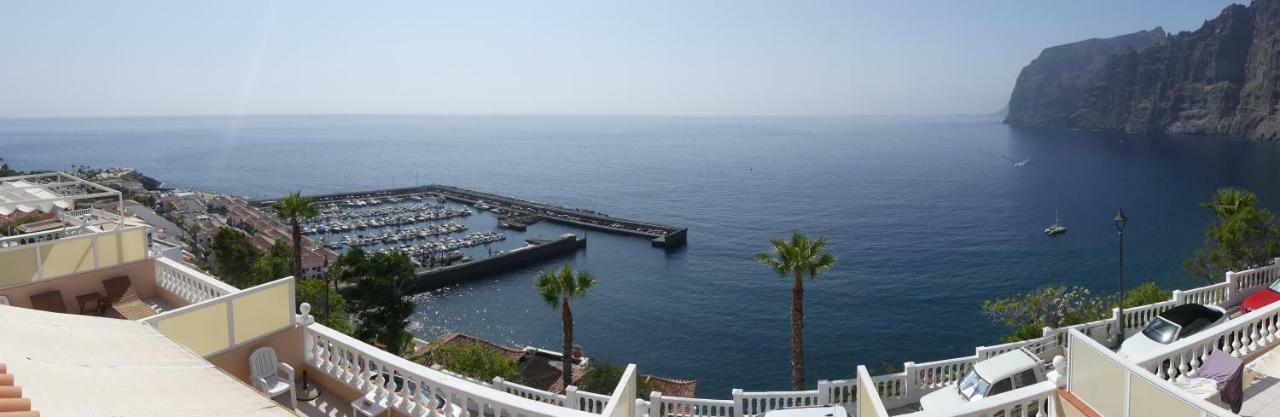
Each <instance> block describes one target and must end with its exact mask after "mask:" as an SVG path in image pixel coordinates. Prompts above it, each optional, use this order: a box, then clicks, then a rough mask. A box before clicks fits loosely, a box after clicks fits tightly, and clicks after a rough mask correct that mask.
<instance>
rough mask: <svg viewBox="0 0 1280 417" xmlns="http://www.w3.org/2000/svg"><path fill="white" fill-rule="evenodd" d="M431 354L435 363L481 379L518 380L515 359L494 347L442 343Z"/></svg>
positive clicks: (518, 368)
mask: <svg viewBox="0 0 1280 417" xmlns="http://www.w3.org/2000/svg"><path fill="white" fill-rule="evenodd" d="M432 356H433V358H434V359H435V363H437V364H440V365H441V366H444V368H445V369H448V370H450V371H453V372H457V373H460V374H463V375H466V376H469V377H472V378H475V379H478V380H481V381H490V380H493V377H495V376H500V377H502V379H505V380H508V381H512V382H517V383H518V382H520V367H519V365H517V364H516V360H515V359H512V358H511V357H509V356H507V355H505V354H503V353H502V352H499V351H497V350H494V349H489V348H486V347H485V346H483V345H480V344H476V343H467V344H463V345H461V346H454V345H444V346H440V347H437V348H436V349H435V351H434V352H432Z"/></svg>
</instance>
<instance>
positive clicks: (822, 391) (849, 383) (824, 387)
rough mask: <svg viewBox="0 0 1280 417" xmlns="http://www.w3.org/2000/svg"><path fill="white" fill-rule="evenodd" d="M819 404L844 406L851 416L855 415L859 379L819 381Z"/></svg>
mask: <svg viewBox="0 0 1280 417" xmlns="http://www.w3.org/2000/svg"><path fill="white" fill-rule="evenodd" d="M818 404H820V405H825V404H831V405H839V406H843V407H844V409H845V411H846V412H848V413H849V415H854V414H855V413H856V412H857V407H858V380H857V378H852V379H837V380H833V381H818Z"/></svg>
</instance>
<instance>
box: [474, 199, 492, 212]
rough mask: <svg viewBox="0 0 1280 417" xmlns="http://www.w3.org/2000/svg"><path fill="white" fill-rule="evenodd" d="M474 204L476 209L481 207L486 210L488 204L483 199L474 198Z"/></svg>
mask: <svg viewBox="0 0 1280 417" xmlns="http://www.w3.org/2000/svg"><path fill="white" fill-rule="evenodd" d="M474 206H475V207H476V208H478V209H481V210H488V209H489V205H488V204H485V202H484V200H476V203H475V204H474Z"/></svg>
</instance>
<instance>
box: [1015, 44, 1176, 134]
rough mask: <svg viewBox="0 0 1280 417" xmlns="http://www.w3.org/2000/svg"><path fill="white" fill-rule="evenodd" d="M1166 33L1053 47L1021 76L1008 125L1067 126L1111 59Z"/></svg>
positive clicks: (1019, 75) (1138, 47)
mask: <svg viewBox="0 0 1280 417" xmlns="http://www.w3.org/2000/svg"><path fill="white" fill-rule="evenodd" d="M1164 37H1165V33H1164V30H1163V29H1161V28H1159V27H1157V28H1155V29H1152V30H1144V31H1141V32H1136V33H1130V34H1128V35H1122V36H1117V37H1114V38H1107V39H1097V38H1094V39H1088V40H1083V41H1080V42H1075V43H1069V44H1065V45H1058V46H1054V47H1050V48H1047V49H1045V50H1044V51H1042V52H1040V56H1039V57H1037V58H1036V59H1035V60H1034V61H1031V64H1029V65H1027V66H1026V67H1024V68H1023V69H1022V72H1021V73H1019V74H1018V83H1017V84H1016V85H1015V86H1014V88H1013V95H1012V96H1011V97H1009V107H1008V115H1006V116H1005V123H1010V124H1017V125H1028V126H1066V125H1067V124H1068V123H1070V121H1071V115H1073V114H1075V113H1076V111H1078V110H1079V109H1080V103H1081V101H1082V100H1083V99H1084V97H1085V93H1086V91H1087V90H1088V88H1089V87H1090V86H1092V85H1093V81H1094V80H1096V79H1097V78H1098V75H1099V74H1101V73H1102V72H1103V70H1104V68H1105V67H1106V64H1107V59H1108V58H1110V57H1111V56H1113V55H1115V54H1118V53H1120V52H1122V51H1125V50H1128V49H1135V50H1136V49H1143V48H1146V47H1148V46H1151V45H1152V44H1155V43H1156V42H1158V41H1160V40H1162V39H1164Z"/></svg>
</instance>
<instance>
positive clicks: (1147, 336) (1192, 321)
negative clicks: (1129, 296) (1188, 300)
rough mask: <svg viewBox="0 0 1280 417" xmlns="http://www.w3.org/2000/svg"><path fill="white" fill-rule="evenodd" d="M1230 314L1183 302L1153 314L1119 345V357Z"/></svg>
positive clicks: (1207, 325)
mask: <svg viewBox="0 0 1280 417" xmlns="http://www.w3.org/2000/svg"><path fill="white" fill-rule="evenodd" d="M1230 318H1231V317H1230V316H1228V315H1227V311H1226V310H1223V309H1222V308H1221V307H1218V306H1204V305H1200V304H1183V305H1180V306H1177V307H1174V308H1171V309H1168V310H1165V311H1164V312H1163V313H1160V314H1158V315H1156V318H1154V319H1151V321H1150V322H1148V323H1147V326H1146V327H1143V328H1142V331H1141V332H1138V333H1136V334H1134V335H1133V336H1129V338H1128V339H1125V340H1124V343H1122V344H1120V352H1119V353H1120V356H1123V357H1126V358H1133V357H1137V356H1138V355H1144V354H1148V353H1150V352H1154V351H1156V350H1158V349H1160V348H1162V347H1164V345H1167V344H1170V343H1173V342H1174V341H1176V340H1179V339H1182V338H1185V337H1187V336H1191V335H1193V334H1196V333H1199V332H1201V331H1203V330H1204V329H1208V328H1210V327H1213V326H1217V325H1219V324H1222V323H1225V322H1226V321H1227V320H1229V319H1230Z"/></svg>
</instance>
